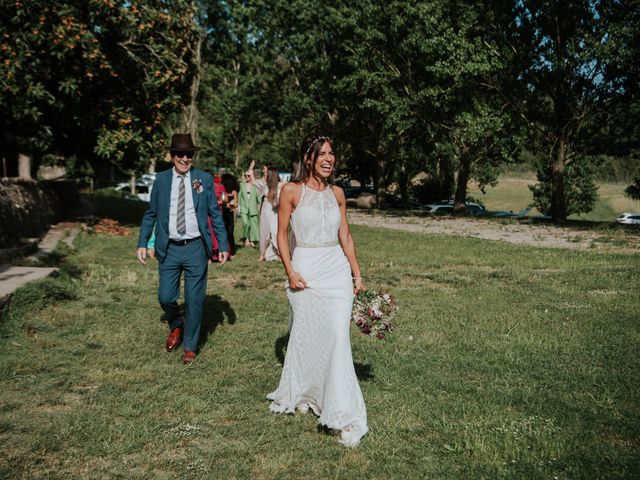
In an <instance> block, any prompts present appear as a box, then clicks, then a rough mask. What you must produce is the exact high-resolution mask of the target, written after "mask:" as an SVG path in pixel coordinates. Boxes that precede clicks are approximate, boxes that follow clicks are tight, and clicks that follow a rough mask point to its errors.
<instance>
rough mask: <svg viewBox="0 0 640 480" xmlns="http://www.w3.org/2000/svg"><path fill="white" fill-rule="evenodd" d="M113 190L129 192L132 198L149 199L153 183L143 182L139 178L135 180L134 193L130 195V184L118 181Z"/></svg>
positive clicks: (146, 200)
mask: <svg viewBox="0 0 640 480" xmlns="http://www.w3.org/2000/svg"><path fill="white" fill-rule="evenodd" d="M115 190H117V191H119V192H123V193H126V194H129V196H131V197H132V198H137V199H139V200H142V201H143V202H148V201H149V200H151V190H153V183H145V182H142V181H140V180H138V181H137V182H136V194H135V195H131V186H130V185H129V183H119V184H118V185H116V187H115Z"/></svg>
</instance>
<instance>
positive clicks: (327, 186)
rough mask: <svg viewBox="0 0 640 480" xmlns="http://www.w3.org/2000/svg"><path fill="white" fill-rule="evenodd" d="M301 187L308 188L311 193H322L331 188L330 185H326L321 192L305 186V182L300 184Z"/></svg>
mask: <svg viewBox="0 0 640 480" xmlns="http://www.w3.org/2000/svg"><path fill="white" fill-rule="evenodd" d="M302 186H303V187H304V188H308V189H309V190H311V191H312V192H316V193H322V192H324V191H325V190H327V188H331V185H330V184H329V183H327V185H326V186H325V187H324V188H323V189H322V190H316V189H315V188H311V187H310V186H309V185H307V183H306V182H302Z"/></svg>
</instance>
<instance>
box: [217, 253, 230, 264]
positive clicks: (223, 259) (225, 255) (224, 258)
mask: <svg viewBox="0 0 640 480" xmlns="http://www.w3.org/2000/svg"><path fill="white" fill-rule="evenodd" d="M228 259H229V252H218V261H219V262H220V265H223V264H224V262H226V261H227V260H228Z"/></svg>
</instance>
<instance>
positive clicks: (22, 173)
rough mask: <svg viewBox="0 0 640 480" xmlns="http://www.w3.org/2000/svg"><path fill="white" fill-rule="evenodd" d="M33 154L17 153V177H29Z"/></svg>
mask: <svg viewBox="0 0 640 480" xmlns="http://www.w3.org/2000/svg"><path fill="white" fill-rule="evenodd" d="M32 161H33V156H32V155H30V154H28V153H18V177H20V178H28V179H31V178H32V177H31V163H32Z"/></svg>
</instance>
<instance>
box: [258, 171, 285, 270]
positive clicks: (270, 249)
mask: <svg viewBox="0 0 640 480" xmlns="http://www.w3.org/2000/svg"><path fill="white" fill-rule="evenodd" d="M283 185H284V183H283V182H281V181H280V175H279V172H278V169H277V168H276V167H269V168H268V170H267V175H266V189H265V194H264V198H263V200H262V208H261V211H260V257H259V261H261V262H264V261H265V260H266V261H272V260H278V259H279V258H280V255H279V253H278V244H277V234H278V203H279V198H280V190H281V189H282V186H283Z"/></svg>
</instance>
